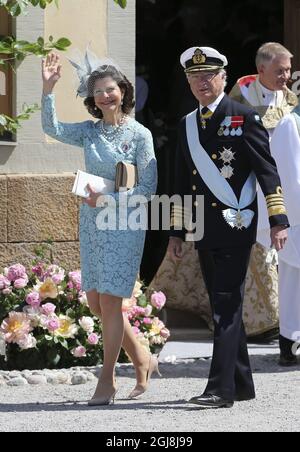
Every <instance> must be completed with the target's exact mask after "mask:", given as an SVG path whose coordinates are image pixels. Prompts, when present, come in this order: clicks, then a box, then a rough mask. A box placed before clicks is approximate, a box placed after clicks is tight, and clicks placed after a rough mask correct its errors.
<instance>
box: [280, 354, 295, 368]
mask: <svg viewBox="0 0 300 452" xmlns="http://www.w3.org/2000/svg"><path fill="white" fill-rule="evenodd" d="M297 364H298V360H297V357H296V356H294V355H292V354H291V355H290V354H283V353H281V355H280V359H279V366H281V367H293V366H297Z"/></svg>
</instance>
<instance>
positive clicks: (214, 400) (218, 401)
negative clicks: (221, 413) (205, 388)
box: [189, 394, 234, 408]
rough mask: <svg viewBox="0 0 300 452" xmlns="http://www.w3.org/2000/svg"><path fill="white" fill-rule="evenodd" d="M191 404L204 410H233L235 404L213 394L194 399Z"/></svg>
mask: <svg viewBox="0 0 300 452" xmlns="http://www.w3.org/2000/svg"><path fill="white" fill-rule="evenodd" d="M189 403H194V404H195V405H198V406H200V407H202V408H232V407H233V404H234V402H232V401H230V400H226V399H223V398H222V397H219V396H216V395H211V394H203V395H201V396H198V397H193V398H192V399H191V400H190V401H189Z"/></svg>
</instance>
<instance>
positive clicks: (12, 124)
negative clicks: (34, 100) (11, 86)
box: [0, 104, 40, 136]
mask: <svg viewBox="0 0 300 452" xmlns="http://www.w3.org/2000/svg"><path fill="white" fill-rule="evenodd" d="M38 110H40V107H39V106H38V105H37V104H34V105H26V104H24V105H23V111H22V113H20V114H19V115H18V116H17V117H15V118H10V117H9V116H6V115H3V114H0V136H1V135H3V134H4V133H5V132H10V133H13V134H15V133H16V132H17V130H18V129H19V128H20V127H21V122H22V121H25V120H27V119H29V118H30V116H31V115H32V114H33V113H35V112H36V111H38Z"/></svg>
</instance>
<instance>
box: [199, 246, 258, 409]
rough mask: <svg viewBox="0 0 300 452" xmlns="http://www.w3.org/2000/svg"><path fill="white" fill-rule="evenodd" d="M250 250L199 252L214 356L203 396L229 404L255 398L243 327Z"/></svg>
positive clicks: (233, 249)
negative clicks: (218, 397)
mask: <svg viewBox="0 0 300 452" xmlns="http://www.w3.org/2000/svg"><path fill="white" fill-rule="evenodd" d="M251 249H252V246H248V247H246V248H228V249H227V248H224V249H217V250H199V258H200V264H201V268H202V272H203V277H204V280H205V284H206V287H207V290H208V293H209V298H210V303H211V307H212V312H213V319H214V326H215V333H214V353H213V359H212V365H211V370H210V375H209V381H208V385H207V388H206V390H205V393H206V394H212V395H217V396H220V397H223V398H225V399H226V400H230V401H234V400H243V399H247V398H254V397H255V389H254V383H253V378H252V372H251V367H250V361H249V355H248V349H247V337H246V332H245V328H244V324H243V301H244V294H245V279H246V275H247V269H248V266H249V261H250V254H251Z"/></svg>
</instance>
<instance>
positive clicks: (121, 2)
mask: <svg viewBox="0 0 300 452" xmlns="http://www.w3.org/2000/svg"><path fill="white" fill-rule="evenodd" d="M114 1H115V3H117V4H118V5H119V6H121V8H123V9H124V8H126V6H127V0H114Z"/></svg>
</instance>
